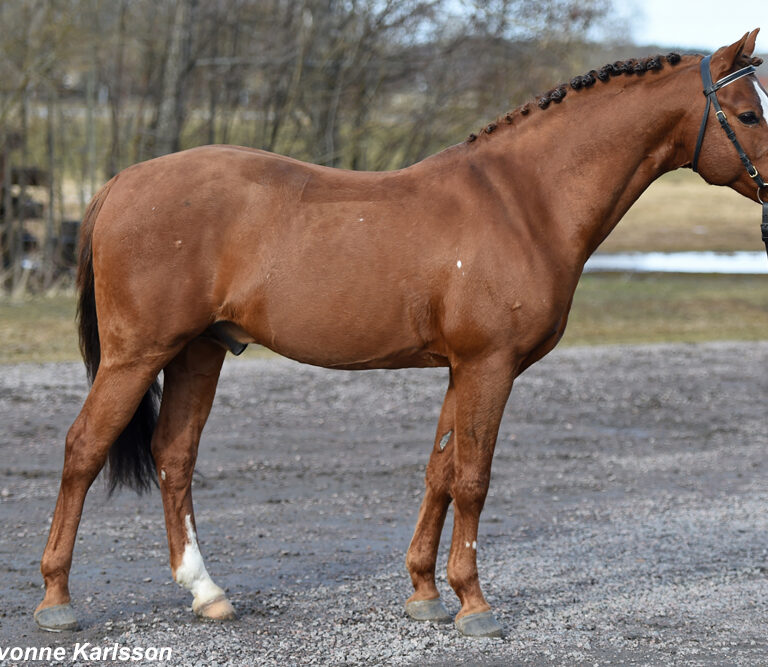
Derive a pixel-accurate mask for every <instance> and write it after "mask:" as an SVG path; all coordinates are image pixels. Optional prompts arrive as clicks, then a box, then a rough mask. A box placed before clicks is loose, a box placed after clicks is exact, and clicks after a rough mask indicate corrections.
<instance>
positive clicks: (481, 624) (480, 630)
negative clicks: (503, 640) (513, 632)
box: [456, 611, 501, 637]
mask: <svg viewBox="0 0 768 667" xmlns="http://www.w3.org/2000/svg"><path fill="white" fill-rule="evenodd" d="M456 628H457V629H458V631H459V632H460V633H461V634H462V635H464V636H465V637H501V625H499V622H498V621H497V620H496V619H495V618H494V617H493V613H492V612H490V611H481V612H478V613H476V614H467V615H466V616H462V617H461V618H457V619H456Z"/></svg>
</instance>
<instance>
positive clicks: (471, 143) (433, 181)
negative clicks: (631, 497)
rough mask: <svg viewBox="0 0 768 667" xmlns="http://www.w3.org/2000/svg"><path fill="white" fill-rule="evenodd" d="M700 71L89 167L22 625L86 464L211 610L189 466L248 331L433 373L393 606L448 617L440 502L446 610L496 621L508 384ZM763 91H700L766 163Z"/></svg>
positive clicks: (717, 177)
mask: <svg viewBox="0 0 768 667" xmlns="http://www.w3.org/2000/svg"><path fill="white" fill-rule="evenodd" d="M756 36H757V30H755V31H753V32H751V33H749V34H748V35H745V36H744V37H743V38H742V39H741V40H739V41H738V42H736V43H734V44H732V45H731V46H728V47H723V48H721V49H720V50H718V51H717V52H716V53H715V54H713V55H712V57H711V60H710V61H707V62H705V65H706V66H707V67H709V69H710V71H711V75H712V77H713V79H714V80H718V79H720V78H721V77H723V76H725V75H727V74H729V73H731V72H734V71H735V70H737V69H739V68H745V67H747V68H749V66H750V65H752V64H754V63H755V62H757V59H754V58H752V52H753V50H754V46H755V39H756ZM701 63H702V57H701V56H682V57H681V56H678V55H676V54H670V55H668V56H666V57H659V56H657V57H654V58H647V59H643V60H632V61H626V62H619V63H615V64H613V65H608V66H606V67H603V68H602V69H600V70H597V71H596V70H593V71H592V72H590V73H589V74H587V75H584V76H580V77H576V78H575V79H573V80H572V81H571V82H570V83H569V84H567V85H565V84H564V85H562V86H559V87H558V88H556V89H553V90H552V91H550V92H549V93H547V94H546V95H544V96H542V97H540V98H538V99H537V101H536V102H534V103H532V104H528V105H525V106H523V107H520V108H518V109H516V110H515V111H513V112H510V113H508V114H506V115H505V116H502V117H500V118H499V119H498V120H497V121H496V122H494V123H491V124H490V125H488V126H487V127H486V128H484V130H483V131H482V132H480V133H479V136H475V135H470V137H469V139H468V140H467V141H465V142H463V143H461V144H459V145H456V146H453V147H451V148H448V149H446V150H444V151H442V152H441V153H438V154H436V155H434V156H432V157H430V158H427V159H425V160H424V161H422V162H420V163H418V164H415V165H412V166H410V167H408V168H406V169H401V170H398V171H392V172H387V173H358V172H350V171H343V170H337V169H330V168H326V167H321V166H316V165H311V164H305V163H302V162H298V161H296V160H292V159H289V158H286V157H281V156H278V155H273V154H270V153H266V152H263V151H259V150H252V149H248V148H240V147H235V146H206V147H201V148H196V149H192V150H188V151H184V152H181V153H176V154H173V155H167V156H164V157H160V158H157V159H155V160H151V161H149V162H144V163H142V164H137V165H134V166H132V167H130V168H128V169H126V170H124V171H123V172H121V173H120V174H118V175H117V176H115V177H114V178H113V179H112V180H111V181H109V183H107V184H106V185H105V186H104V188H103V189H102V190H101V191H100V192H99V193H98V194H97V195H96V196H95V197H94V199H93V201H92V202H91V204H90V206H89V208H88V211H87V213H86V216H85V220H84V222H83V227H82V239H81V251H80V253H81V254H80V267H79V274H78V286H79V289H80V303H79V320H80V333H81V347H82V350H83V354H84V358H85V361H86V364H87V366H88V369H89V373H90V376H91V379H92V381H93V384H92V387H91V389H90V393H89V394H88V397H87V399H86V401H85V404H84V406H83V408H82V411H81V412H80V414H79V415H78V417H77V419H76V420H75V422H74V424H73V425H72V427H71V429H70V430H69V433H68V434H67V439H66V455H65V460H64V468H63V472H62V479H61V487H60V491H59V496H58V501H57V503H56V510H55V512H54V515H53V522H52V525H51V529H50V535H49V538H48V543H47V546H46V548H45V553H44V554H43V558H42V564H41V570H42V574H43V578H44V580H45V598H44V599H43V601H42V603H41V604H40V605H39V607H38V608H37V611H36V612H35V619H36V620H37V622H38V624H39V625H40V627H42V628H44V629H48V630H64V629H72V628H74V627H76V625H77V621H76V618H75V616H74V613H73V610H72V607H71V605H70V596H69V589H68V578H69V571H70V566H71V564H72V549H73V546H74V543H75V535H76V532H77V528H78V523H79V520H80V515H81V512H82V508H83V501H84V498H85V495H86V493H87V491H88V489H89V487H90V485H91V483H92V482H93V481H94V479H95V477H96V476H97V475H98V473H99V471H100V470H101V469H102V468H103V467H104V465H105V463H106V462H107V459H109V463H110V474H111V482H112V485H113V486H114V485H116V484H118V483H127V484H129V485H131V486H133V487H135V488H138V489H142V488H144V487H146V486H148V485H149V484H150V483H154V481H155V480H156V482H157V484H158V485H159V487H160V491H161V494H162V499H163V506H164V509H165V521H166V528H167V532H168V545H169V550H170V564H171V569H172V571H173V576H174V578H175V580H176V581H177V582H178V583H179V584H181V585H182V586H184V587H185V588H187V589H188V590H190V591H191V593H192V594H193V596H194V601H193V604H192V608H193V610H194V611H195V612H196V613H197V614H199V615H201V616H204V617H208V618H214V619H225V618H230V617H232V616H233V615H234V611H233V609H232V606H231V605H230V603H229V601H228V600H227V598H226V596H225V594H224V591H223V590H222V589H221V588H219V587H218V586H217V585H216V584H215V583H214V582H213V581H212V579H211V577H210V576H209V574H208V572H207V571H206V568H205V565H204V563H203V559H202V557H201V555H200V550H199V547H198V542H197V537H196V534H195V519H194V512H193V508H192V494H191V480H192V472H193V469H194V466H195V459H196V456H197V448H198V442H199V439H200V433H201V431H202V429H203V425H204V424H205V422H206V419H207V417H208V413H209V410H210V408H211V403H212V401H213V397H214V393H215V390H216V384H217V381H218V378H219V371H220V369H221V366H222V362H223V360H224V357H225V354H226V352H227V350H228V349H229V350H231V351H233V352H239V351H240V350H241V349H242V348H243V347H244V346H245V345H246V344H248V343H259V344H261V345H264V346H266V347H268V348H270V349H272V350H274V351H275V352H277V353H279V354H281V355H284V356H286V357H290V358H292V359H296V360H298V361H301V362H304V363H309V364H315V365H318V366H324V367H327V368H341V369H363V368H403V367H426V366H446V367H448V368H449V369H450V375H449V382H448V390H447V393H446V396H445V402H444V403H443V407H442V412H441V414H440V418H439V421H438V425H437V432H436V434H435V439H434V443H433V446H432V453H431V456H430V460H429V464H428V466H427V472H426V492H425V495H424V500H423V502H422V505H421V511H420V513H419V517H418V522H417V525H416V530H415V533H414V536H413V540H412V541H411V544H410V547H409V549H408V555H407V559H406V564H407V568H408V570H409V572H410V576H411V580H412V582H413V587H414V592H413V595H411V597H410V598H409V599H408V601H407V603H406V610H407V612H408V613H409V614H410V615H411V616H412V617H414V618H416V619H419V620H434V621H443V620H446V619H448V618H449V616H448V613H447V611H446V609H445V607H444V606H443V604H442V602H441V601H440V596H439V593H438V590H437V588H436V587H435V559H436V555H437V550H438V543H439V539H440V534H441V531H442V527H443V522H444V520H445V517H446V510H447V508H448V505H449V504H450V503H451V501H453V503H454V524H453V538H452V541H451V547H450V556H449V559H448V581H449V582H450V585H451V587H452V588H453V589H454V591H455V592H456V594H457V595H458V597H459V599H460V601H461V610H460V611H459V613H458V615H457V617H456V625H457V627H458V629H459V630H460V631H461V632H462V633H464V634H466V635H472V636H496V635H498V634H499V633H500V631H501V628H500V626H499V624H498V623H497V622H496V620H495V619H494V616H493V614H492V612H491V611H490V607H489V605H488V603H487V602H486V600H485V598H484V597H483V593H482V592H481V589H480V582H479V581H478V573H477V564H476V559H477V531H478V522H479V519H480V512H481V510H482V508H483V503H484V501H485V497H486V492H487V490H488V483H489V478H490V472H491V459H492V457H493V451H494V446H495V443H496V436H497V432H498V428H499V423H500V421H501V418H502V413H503V411H504V406H505V404H506V402H507V398H508V396H509V393H510V389H511V388H512V382H513V380H514V379H515V377H516V376H518V375H519V374H520V373H521V372H523V371H524V370H525V369H526V368H527V367H528V366H530V365H531V364H533V363H534V362H535V361H537V360H538V359H541V357H543V356H544V355H545V354H547V352H549V351H550V350H551V349H552V348H553V347H554V346H555V344H556V343H557V342H558V341H559V340H560V337H561V336H562V335H563V330H564V329H565V325H566V320H567V317H568V311H569V308H570V306H571V301H572V299H573V294H574V290H575V288H576V284H577V282H578V280H579V277H580V275H581V272H582V269H583V266H584V262H585V261H586V260H587V258H588V257H589V256H590V254H591V253H592V252H593V251H594V250H595V248H597V246H598V245H599V244H600V242H601V241H602V240H603V239H604V238H605V237H606V235H607V234H608V233H609V232H610V231H611V230H612V229H613V227H614V226H615V225H616V223H617V222H618V221H619V220H620V219H621V217H622V216H623V215H624V214H625V213H626V211H627V210H628V209H629V207H630V206H631V205H632V203H633V202H634V201H635V200H636V199H637V198H638V197H639V196H640V194H641V193H642V192H643V191H644V190H645V189H646V188H647V187H648V185H649V184H650V183H651V182H652V181H653V180H654V179H656V178H657V177H658V176H659V175H660V174H663V173H664V172H667V171H670V170H672V169H677V168H678V167H685V166H691V162H692V160H693V157H694V152H697V151H696V144H697V135H698V131H699V126H700V122H701V118H702V111H703V106H704V105H703V102H704V101H705V100H703V99H702V88H703V86H702V77H701V74H700V65H701ZM566 93H567V96H566ZM763 95H764V93H763V92H761V88H760V87H759V85H758V84H757V80H756V78H755V77H752V76H743V77H741V78H739V79H738V80H736V81H734V82H733V83H731V85H728V86H727V87H724V88H722V89H721V90H720V91H719V99H720V103H721V105H722V109H723V111H724V113H725V114H726V115H727V117H728V118H729V119H731V122H732V123H733V124H734V127H735V131H736V135H737V137H738V141H739V142H740V144H741V145H742V146H743V148H744V151H746V153H747V154H748V155H749V156H750V157H751V159H752V160H753V161H754V164H755V165H756V166H757V167H762V169H763V171H764V172H768V125H766V117H768V98H766V97H764V96H763ZM761 96H762V97H761ZM704 125H705V127H704V130H705V134H704V136H703V143H702V145H701V151H700V154H698V152H697V157H698V164H697V166H698V171H699V172H700V173H701V175H702V177H703V178H704V179H705V180H706V181H707V182H708V183H713V184H716V185H727V186H729V187H731V188H733V189H734V190H736V191H737V192H739V193H741V194H742V195H745V196H747V197H749V198H751V199H753V200H759V198H760V197H759V195H760V191H759V190H757V191H756V189H755V183H754V182H753V180H752V179H751V178H750V176H749V175H748V174H747V173H745V170H744V168H743V166H742V163H741V162H740V160H739V156H738V154H737V152H736V151H734V148H733V146H732V145H731V142H730V141H729V139H728V137H727V136H726V134H725V133H723V132H721V131H720V129H719V127H718V123H717V120H716V118H715V114H710V115H709V118H708V120H707V121H705V124H704ZM97 314H98V324H97V319H96V316H97ZM161 371H162V372H163V377H164V383H163V391H162V402H161V403H160V406H159V414H158V415H157V416H156V417H155V406H156V400H157V398H158V397H159V396H160V391H159V389H158V385H157V383H156V380H157V377H158V374H159V373H160V372H161ZM155 419H156V422H155Z"/></svg>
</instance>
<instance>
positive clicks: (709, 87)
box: [692, 56, 768, 254]
mask: <svg viewBox="0 0 768 667" xmlns="http://www.w3.org/2000/svg"><path fill="white" fill-rule="evenodd" d="M711 59H712V56H706V57H705V58H704V59H703V60H702V61H701V80H702V83H703V84H704V96H705V97H706V98H707V107H706V109H705V110H704V117H703V118H702V119H701V127H700V128H699V136H698V138H697V139H696V150H695V151H694V153H693V163H692V167H693V171H698V170H697V166H698V163H699V153H700V152H701V145H702V143H704V133H705V132H706V130H707V121H708V120H709V109H710V107H714V108H715V116H716V117H717V120H718V121H719V122H720V127H722V128H723V130H724V131H725V134H726V135H727V137H728V138H729V139H730V140H731V143H732V144H733V145H734V147H735V148H736V151H737V152H738V154H739V159H740V160H741V162H742V164H743V165H744V168H745V169H746V170H747V174H749V177H750V178H751V179H752V180H753V181H754V182H755V185H756V186H757V200H758V201H759V202H760V203H761V204H762V205H763V221H762V223H761V225H760V229H761V231H762V236H763V243H765V252H766V254H768V197H766V199H765V200H763V198H762V197H761V192H762V190H763V188H766V187H768V184H766V182H765V181H764V180H763V178H762V176H760V174H759V172H758V171H757V167H755V165H753V164H752V161H751V160H750V159H749V157H747V154H746V152H745V151H744V149H743V148H742V146H741V144H740V143H739V140H738V139H737V138H736V132H734V131H733V128H732V127H731V125H730V123H729V122H728V118H727V117H726V115H725V112H724V111H723V110H722V108H721V107H720V102H718V100H717V91H718V90H720V89H721V88H724V87H725V86H727V85H728V84H730V83H733V82H734V81H737V80H738V79H740V78H741V77H743V76H750V75H752V74H754V73H755V72H756V71H757V70H756V68H755V66H754V65H748V66H747V67H743V68H742V69H740V70H737V71H736V72H733V73H731V74H728V75H727V76H724V77H723V78H722V79H720V80H719V81H717V82H715V83H712V73H711V72H710V70H709V61H710V60H711ZM758 85H760V83H759V81H758ZM761 88H762V86H761ZM763 91H765V89H763Z"/></svg>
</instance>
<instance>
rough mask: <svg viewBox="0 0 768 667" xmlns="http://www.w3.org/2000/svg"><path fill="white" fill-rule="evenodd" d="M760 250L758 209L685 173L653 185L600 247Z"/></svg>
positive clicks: (621, 249)
mask: <svg viewBox="0 0 768 667" xmlns="http://www.w3.org/2000/svg"><path fill="white" fill-rule="evenodd" d="M762 249H763V244H762V242H761V237H760V206H759V205H758V204H757V203H755V202H753V201H750V200H748V199H747V198H746V197H742V196H741V195H739V194H738V193H736V192H734V191H733V190H731V189H730V188H719V187H715V186H713V185H707V184H706V183H705V182H704V181H703V180H702V178H701V177H700V176H698V175H697V174H694V173H693V172H692V171H690V170H688V169H678V170H677V171H673V172H670V173H669V174H665V175H664V176H662V177H661V178H659V179H658V180H657V181H655V182H654V183H652V184H651V186H650V187H649V188H648V190H646V191H645V193H643V195H642V196H641V197H640V199H638V200H637V202H636V203H635V205H634V206H633V207H632V208H631V209H630V210H629V212H628V213H627V215H625V216H624V218H623V219H622V221H621V222H620V223H619V224H618V225H617V227H616V229H615V230H614V231H613V233H612V234H611V235H610V236H609V237H608V238H607V239H606V240H605V241H604V242H603V243H602V245H601V246H600V251H601V252H630V251H638V252H651V251H661V252H676V251H684V250H719V251H733V250H762Z"/></svg>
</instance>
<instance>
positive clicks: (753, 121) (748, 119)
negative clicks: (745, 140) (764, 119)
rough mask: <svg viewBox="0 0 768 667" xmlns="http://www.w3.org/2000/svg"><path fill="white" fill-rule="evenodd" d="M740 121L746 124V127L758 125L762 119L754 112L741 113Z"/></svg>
mask: <svg viewBox="0 0 768 667" xmlns="http://www.w3.org/2000/svg"><path fill="white" fill-rule="evenodd" d="M739 120H740V121H741V122H742V123H744V125H757V124H758V123H759V122H760V119H759V118H758V117H757V114H756V113H755V112H754V111H746V112H744V113H740V114H739Z"/></svg>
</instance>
